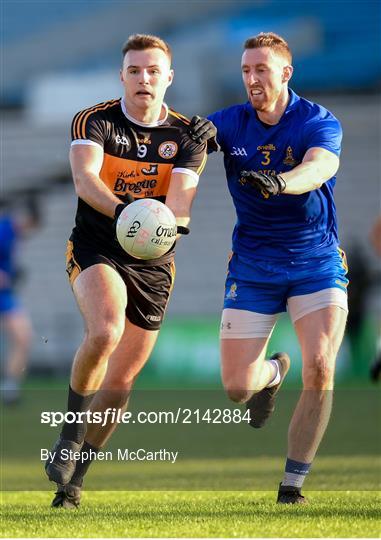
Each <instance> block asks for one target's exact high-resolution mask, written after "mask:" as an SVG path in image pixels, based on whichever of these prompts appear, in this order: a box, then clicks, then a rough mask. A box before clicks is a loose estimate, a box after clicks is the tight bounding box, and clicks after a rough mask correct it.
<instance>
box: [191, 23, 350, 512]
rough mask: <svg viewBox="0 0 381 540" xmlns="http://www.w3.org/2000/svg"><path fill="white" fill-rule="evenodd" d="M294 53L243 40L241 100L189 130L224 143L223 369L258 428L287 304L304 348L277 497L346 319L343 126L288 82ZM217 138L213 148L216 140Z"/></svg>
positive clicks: (305, 445) (299, 458)
mask: <svg viewBox="0 0 381 540" xmlns="http://www.w3.org/2000/svg"><path fill="white" fill-rule="evenodd" d="M291 64H292V56H291V52H290V49H289V46H288V44H287V42H286V41H285V40H284V39H283V38H282V37H280V36H278V35H276V34H274V33H261V34H259V35H257V36H255V37H252V38H250V39H248V40H247V41H246V42H245V44H244V52H243V55H242V63H241V68H242V78H243V83H244V85H245V89H246V91H247V95H248V102H247V103H245V104H241V105H235V106H232V107H229V108H227V109H224V110H221V111H218V112H216V113H214V114H211V115H210V116H209V117H208V118H209V120H208V119H204V118H200V117H194V118H193V119H192V121H191V125H190V133H191V136H192V137H193V138H194V140H196V141H197V142H202V141H205V140H206V139H209V141H210V142H212V145H211V146H212V150H213V149H216V148H217V146H218V145H219V146H220V148H221V150H222V152H223V154H224V165H225V170H226V176H227V181H228V187H229V190H230V193H231V196H232V198H233V202H234V205H235V209H236V213H237V223H236V225H235V228H234V231H233V246H232V256H231V259H230V261H229V271H228V276H227V279H226V290H225V300H224V309H223V314H222V322H221V335H220V337H221V362H222V380H223V384H224V387H225V389H226V392H227V393H228V395H229V397H230V398H231V399H232V400H233V401H235V402H239V403H246V406H247V408H248V409H249V410H250V417H251V422H250V423H251V425H252V426H253V427H256V428H260V427H262V426H263V425H264V423H265V422H266V420H267V419H268V417H269V416H270V414H271V413H272V412H273V410H274V399H275V394H276V393H277V391H278V390H279V387H280V385H281V384H282V381H283V379H284V377H285V375H286V373H287V371H288V369H289V365H290V359H289V357H288V355H287V354H286V353H277V354H275V355H274V356H273V357H272V358H270V359H269V360H266V359H265V353H266V348H267V345H268V342H269V338H270V336H271V333H272V331H273V328H274V325H275V323H276V320H277V317H278V315H279V314H280V313H282V312H284V311H286V310H287V311H288V312H289V314H290V317H291V319H292V322H293V324H294V327H295V331H296V334H297V336H298V340H299V343H300V347H301V351H302V358H303V392H302V394H301V396H300V399H299V402H298V404H297V406H296V409H295V411H294V414H293V417H292V420H291V423H290V426H289V432H288V454H287V461H286V467H285V475H284V478H283V481H282V482H281V484H280V487H279V493H278V502H279V503H304V502H306V500H305V498H304V497H303V496H302V494H301V488H302V484H303V481H304V479H305V476H306V474H307V473H308V471H309V469H310V466H311V463H312V461H313V459H314V457H315V454H316V451H317V449H318V446H319V444H320V441H321V439H322V437H323V435H324V432H325V430H326V427H327V424H328V420H329V416H330V411H331V405H332V390H333V384H334V371H335V361H336V356H337V353H338V350H339V347H340V344H341V341H342V338H343V334H344V329H345V323H346V319H347V312H348V307H347V293H346V287H347V284H348V280H347V278H346V272H347V266H346V262H345V255H344V252H343V251H342V250H341V249H340V247H339V239H338V234H337V220H336V208H335V203H334V199H333V189H334V186H335V182H336V172H337V170H338V168H339V155H340V144H341V138H342V130H341V126H340V123H339V121H338V120H337V119H336V118H335V117H334V116H333V115H332V114H331V113H330V112H329V111H328V110H326V109H325V108H324V107H322V106H320V105H317V104H315V103H312V102H311V101H307V100H306V99H303V98H301V97H299V96H298V95H297V94H296V93H295V92H293V91H292V90H291V89H290V88H289V87H288V83H289V81H290V79H291V77H292V73H293V67H292V65H291ZM213 145H214V148H213Z"/></svg>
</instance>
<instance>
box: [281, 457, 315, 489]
mask: <svg viewBox="0 0 381 540" xmlns="http://www.w3.org/2000/svg"><path fill="white" fill-rule="evenodd" d="M310 467H311V463H302V462H301V461H295V460H293V459H290V458H287V461H286V468H285V472H284V477H283V480H282V486H294V487H298V488H301V487H302V485H303V482H304V479H305V477H306V475H307V474H308V472H309V470H310Z"/></svg>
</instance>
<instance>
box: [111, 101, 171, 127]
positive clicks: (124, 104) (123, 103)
mask: <svg viewBox="0 0 381 540" xmlns="http://www.w3.org/2000/svg"><path fill="white" fill-rule="evenodd" d="M120 106H121V107H122V111H123V114H124V116H125V117H126V118H127V120H129V121H130V122H132V123H133V124H136V125H137V126H142V127H157V126H161V125H163V124H165V122H166V121H167V119H168V105H167V104H166V103H163V107H164V109H165V116H164V118H162V119H161V120H158V121H157V122H152V124H145V123H144V122H139V120H136V118H134V117H133V116H131V115H129V114H128V112H127V108H126V102H125V100H124V97H122V99H121V102H120Z"/></svg>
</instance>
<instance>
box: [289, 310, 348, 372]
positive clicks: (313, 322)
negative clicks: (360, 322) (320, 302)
mask: <svg viewBox="0 0 381 540" xmlns="http://www.w3.org/2000/svg"><path fill="white" fill-rule="evenodd" d="M346 320H347V312H346V311H345V310H343V309H342V308H340V307H338V306H335V305H330V306H327V307H325V308H323V309H319V310H317V311H314V312H312V313H309V314H308V315H305V316H304V317H302V318H300V319H298V320H297V321H296V322H295V324H294V326H295V331H296V333H297V336H298V340H299V343H300V346H301V350H302V358H303V369H306V368H310V367H316V366H314V364H316V362H318V361H319V359H323V361H324V362H327V368H329V369H333V367H334V364H335V360H336V356H337V353H338V351H339V348H340V345H341V342H342V340H343V336H344V330H345V324H346Z"/></svg>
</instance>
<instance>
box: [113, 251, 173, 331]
mask: <svg viewBox="0 0 381 540" xmlns="http://www.w3.org/2000/svg"><path fill="white" fill-rule="evenodd" d="M117 268H118V269H119V266H117ZM175 273H176V271H175V264H174V262H173V261H172V262H169V263H166V264H161V265H158V266H150V265H139V264H131V265H128V266H127V267H125V268H120V274H121V276H122V277H123V279H124V282H125V283H126V286H127V292H128V304H127V308H126V316H127V319H128V320H129V321H130V322H131V323H132V324H134V325H136V326H139V327H140V328H142V329H145V330H150V331H153V330H159V328H160V326H161V324H162V322H163V319H164V315H165V311H166V308H167V305H168V301H169V297H170V294H171V291H172V288H173V285H174V279H175Z"/></svg>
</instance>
